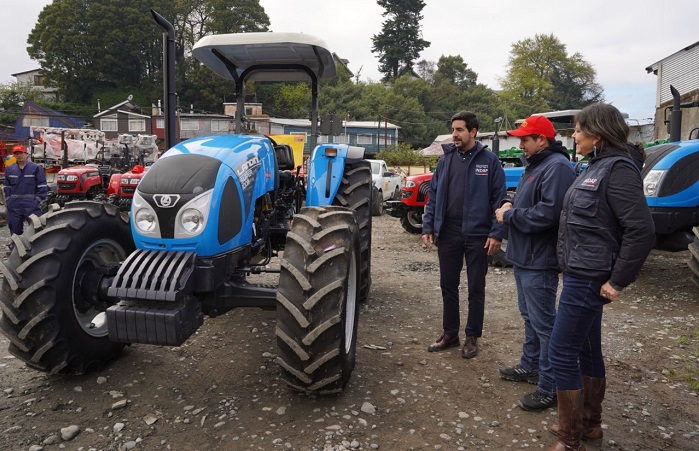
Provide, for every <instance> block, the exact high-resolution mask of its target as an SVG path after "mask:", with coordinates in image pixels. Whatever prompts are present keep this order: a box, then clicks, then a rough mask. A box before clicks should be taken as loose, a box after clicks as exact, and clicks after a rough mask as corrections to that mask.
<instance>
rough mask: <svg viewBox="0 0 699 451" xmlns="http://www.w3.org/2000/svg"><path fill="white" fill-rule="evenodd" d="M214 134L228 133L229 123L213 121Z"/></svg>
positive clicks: (212, 129)
mask: <svg viewBox="0 0 699 451" xmlns="http://www.w3.org/2000/svg"><path fill="white" fill-rule="evenodd" d="M211 131H212V132H228V121H221V120H213V121H211Z"/></svg>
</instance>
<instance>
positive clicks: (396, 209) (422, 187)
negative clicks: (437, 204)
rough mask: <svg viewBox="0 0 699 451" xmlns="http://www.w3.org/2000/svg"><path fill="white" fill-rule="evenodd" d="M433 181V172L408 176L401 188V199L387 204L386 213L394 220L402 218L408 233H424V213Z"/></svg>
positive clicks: (401, 222) (402, 223)
mask: <svg viewBox="0 0 699 451" xmlns="http://www.w3.org/2000/svg"><path fill="white" fill-rule="evenodd" d="M431 180H432V173H431V172H428V173H426V174H419V175H411V176H408V177H406V178H405V184H404V185H403V187H402V188H401V199H400V200H389V201H386V203H385V205H386V206H385V210H386V213H388V214H389V215H391V216H393V217H394V218H400V224H401V225H402V226H403V228H404V229H405V231H406V232H409V233H422V213H423V212H424V211H425V204H427V194H428V191H429V190H430V181H431Z"/></svg>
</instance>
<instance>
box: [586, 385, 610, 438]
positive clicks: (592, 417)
mask: <svg viewBox="0 0 699 451" xmlns="http://www.w3.org/2000/svg"><path fill="white" fill-rule="evenodd" d="M606 388H607V379H598V378H596V377H588V376H583V394H584V395H583V396H584V398H585V403H584V407H583V440H586V441H587V442H589V444H590V445H594V446H599V445H601V444H602V435H603V433H602V401H603V400H604V392H605V390H606Z"/></svg>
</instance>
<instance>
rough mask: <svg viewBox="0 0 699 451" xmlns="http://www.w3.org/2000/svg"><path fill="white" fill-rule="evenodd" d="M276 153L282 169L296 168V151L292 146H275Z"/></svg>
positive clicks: (278, 163)
mask: <svg viewBox="0 0 699 451" xmlns="http://www.w3.org/2000/svg"><path fill="white" fill-rule="evenodd" d="M274 154H275V156H276V157H277V165H278V166H279V170H280V171H290V170H292V169H294V167H295V166H294V151H293V150H292V149H291V146H289V145H286V144H278V145H276V146H274Z"/></svg>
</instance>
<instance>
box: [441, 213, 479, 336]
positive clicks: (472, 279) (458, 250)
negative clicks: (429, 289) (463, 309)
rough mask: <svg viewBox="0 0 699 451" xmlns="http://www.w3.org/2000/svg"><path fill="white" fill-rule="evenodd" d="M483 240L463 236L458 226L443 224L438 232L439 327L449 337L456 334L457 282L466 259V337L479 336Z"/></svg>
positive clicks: (457, 322) (458, 316) (458, 315)
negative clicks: (440, 317) (440, 291)
mask: <svg viewBox="0 0 699 451" xmlns="http://www.w3.org/2000/svg"><path fill="white" fill-rule="evenodd" d="M486 239H487V237H485V236H483V237H464V236H463V235H462V234H461V223H460V222H459V223H456V222H450V221H445V222H444V224H443V225H442V230H441V231H440V233H439V241H438V244H437V255H438V257H439V286H440V287H441V289H442V305H443V316H442V327H443V328H444V332H445V333H446V334H447V335H449V336H451V337H453V336H456V335H458V334H459V329H460V327H461V326H460V313H459V283H460V281H461V270H462V269H463V267H464V257H465V258H466V277H467V280H468V319H467V321H466V336H467V337H476V338H478V337H480V336H481V335H482V334H483V316H484V314H485V276H486V274H487V273H488V250H487V249H486V248H485V247H484V246H485V241H486Z"/></svg>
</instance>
